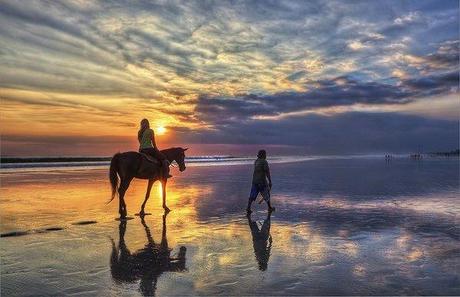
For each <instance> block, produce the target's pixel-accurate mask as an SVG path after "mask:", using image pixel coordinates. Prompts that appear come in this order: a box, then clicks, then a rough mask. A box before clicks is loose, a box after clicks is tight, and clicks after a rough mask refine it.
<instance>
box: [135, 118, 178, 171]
mask: <svg viewBox="0 0 460 297" xmlns="http://www.w3.org/2000/svg"><path fill="white" fill-rule="evenodd" d="M137 139H138V140H139V152H140V153H144V154H146V155H149V156H152V157H154V158H156V159H158V160H159V161H160V162H161V167H162V168H163V176H167V177H168V178H169V177H171V175H170V174H169V161H168V159H166V156H165V155H164V154H163V153H162V152H160V151H159V150H158V147H157V145H156V143H155V133H154V132H153V130H152V129H150V123H149V120H147V119H143V120H142V121H141V128H140V129H139V132H137Z"/></svg>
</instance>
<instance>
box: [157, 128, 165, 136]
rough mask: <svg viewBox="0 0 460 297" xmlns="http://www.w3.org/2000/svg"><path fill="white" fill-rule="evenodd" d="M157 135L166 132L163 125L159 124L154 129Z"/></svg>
mask: <svg viewBox="0 0 460 297" xmlns="http://www.w3.org/2000/svg"><path fill="white" fill-rule="evenodd" d="M155 132H156V134H157V135H163V134H165V133H166V128H165V127H163V126H159V127H157V128H156V129H155Z"/></svg>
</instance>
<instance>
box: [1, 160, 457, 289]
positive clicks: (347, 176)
mask: <svg viewBox="0 0 460 297" xmlns="http://www.w3.org/2000/svg"><path fill="white" fill-rule="evenodd" d="M271 169H272V174H273V182H274V187H273V191H272V194H273V198H272V199H273V200H272V201H273V203H274V205H275V206H276V208H277V210H276V212H274V213H273V214H272V215H271V217H269V216H267V213H266V210H265V206H264V205H254V207H253V208H254V210H255V212H254V213H253V215H252V216H251V217H250V218H249V219H248V218H246V216H245V215H244V213H243V210H244V208H245V206H246V205H245V204H246V199H247V198H246V197H247V195H248V191H249V188H250V177H251V173H252V172H251V170H252V169H251V166H250V165H235V166H209V167H207V166H204V167H189V168H188V169H187V170H186V171H185V172H183V173H179V172H174V173H173V174H174V178H173V179H172V180H171V182H169V184H168V206H169V207H170V208H171V209H172V212H170V213H169V214H168V215H167V216H166V217H164V216H163V211H162V208H161V201H160V196H159V190H160V189H159V188H158V185H155V186H154V188H153V190H152V196H151V198H150V200H149V202H148V204H147V207H146V211H147V212H149V213H152V215H149V216H146V217H145V220H144V221H142V220H141V219H140V218H139V217H136V216H134V214H135V213H136V212H137V211H138V210H139V207H140V204H141V203H142V200H143V196H144V191H145V188H146V182H145V181H140V180H136V181H134V182H133V183H132V185H131V187H130V188H129V190H128V193H127V205H128V213H129V215H130V216H131V217H133V219H132V220H128V221H127V222H119V221H115V220H114V219H115V217H116V216H117V211H118V210H117V203H116V202H112V203H111V204H109V205H106V204H105V203H106V202H107V200H108V198H109V192H110V191H109V188H108V187H109V185H108V181H107V172H106V170H103V169H92V170H65V169H62V170H56V169H53V170H48V171H45V172H37V171H33V172H24V171H16V172H11V171H10V172H7V173H2V174H1V179H2V188H1V200H0V209H1V225H0V231H1V233H2V235H3V237H2V238H0V252H1V291H2V294H3V295H4V296H30V295H59V296H60V295H83V296H84V295H89V296H93V295H103V296H106V295H114V296H118V295H124V296H139V295H152V294H156V295H158V296H161V295H218V294H222V295H401V294H402V295H460V271H459V267H460V265H459V264H460V249H459V247H458V246H459V241H460V229H459V214H460V208H459V198H458V197H459V168H458V160H423V161H411V160H406V159H395V160H393V161H391V162H389V163H388V162H385V161H384V160H381V159H376V158H369V159H330V160H310V161H304V162H298V163H284V164H272V165H271Z"/></svg>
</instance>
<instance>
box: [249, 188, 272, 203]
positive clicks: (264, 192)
mask: <svg viewBox="0 0 460 297" xmlns="http://www.w3.org/2000/svg"><path fill="white" fill-rule="evenodd" d="M259 193H260V194H261V195H262V197H263V198H264V200H265V201H267V202H268V201H270V188H269V187H268V186H267V185H260V184H252V187H251V193H250V194H249V200H250V201H254V200H256V198H257V195H259Z"/></svg>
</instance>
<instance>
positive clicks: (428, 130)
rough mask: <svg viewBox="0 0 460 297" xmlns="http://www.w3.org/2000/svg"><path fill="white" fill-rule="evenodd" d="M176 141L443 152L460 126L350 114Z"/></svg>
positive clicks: (228, 128)
mask: <svg viewBox="0 0 460 297" xmlns="http://www.w3.org/2000/svg"><path fill="white" fill-rule="evenodd" d="M223 122H224V123H225V121H223ZM176 137H177V139H180V140H181V141H183V142H185V143H190V142H196V143H229V144H289V145H297V146H303V147H304V148H305V152H308V153H317V154H324V153H327V154H336V153H364V152H387V151H390V152H414V151H418V150H420V149H421V150H423V151H438V150H445V149H451V148H456V147H457V146H458V142H459V125H458V121H444V120H436V119H427V118H423V117H418V116H409V115H403V114H397V113H363V112H351V113H343V114H338V115H334V116H320V115H314V114H312V115H307V116H298V117H290V118H285V119H280V120H248V121H245V122H243V121H239V122H233V123H232V124H231V125H230V124H222V125H220V126H218V128H217V129H216V130H210V131H204V132H203V131H201V132H200V131H187V132H185V131H180V132H178V133H177V135H176Z"/></svg>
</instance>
